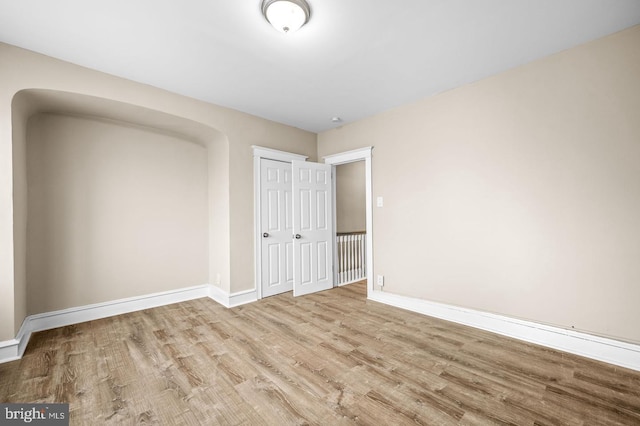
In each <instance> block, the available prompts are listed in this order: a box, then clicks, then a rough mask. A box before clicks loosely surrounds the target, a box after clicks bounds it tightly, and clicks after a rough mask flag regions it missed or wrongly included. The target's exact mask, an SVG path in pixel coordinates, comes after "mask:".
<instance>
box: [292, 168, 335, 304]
mask: <svg viewBox="0 0 640 426" xmlns="http://www.w3.org/2000/svg"><path fill="white" fill-rule="evenodd" d="M291 165H292V171H293V173H292V176H293V195H292V198H293V200H292V201H293V231H294V232H293V234H294V236H296V237H298V236H299V238H294V239H293V262H294V263H293V271H294V280H293V282H294V284H293V295H294V296H301V295H303V294H309V293H314V292H317V291H322V290H327V289H330V288H332V287H333V243H332V242H333V214H332V213H333V207H332V205H331V200H333V193H332V191H333V184H332V181H331V166H330V165H326V164H318V163H310V162H302V161H293V162H292V164H291Z"/></svg>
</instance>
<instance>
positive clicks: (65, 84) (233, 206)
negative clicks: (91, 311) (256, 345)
mask: <svg viewBox="0 0 640 426" xmlns="http://www.w3.org/2000/svg"><path fill="white" fill-rule="evenodd" d="M25 89H47V90H49V91H51V92H52V93H61V92H69V93H70V94H79V95H82V96H88V97H95V99H98V100H102V101H104V102H105V103H113V102H117V103H119V104H120V105H121V106H122V107H121V108H120V109H121V110H123V111H125V112H131V111H133V112H135V114H134V115H133V116H132V118H131V120H132V121H133V122H134V123H138V124H149V122H151V121H153V120H151V119H150V118H149V116H150V114H151V115H154V114H160V115H162V116H163V117H168V118H170V119H175V126H176V127H178V128H179V129H177V130H179V132H178V133H185V132H186V133H189V132H191V131H192V127H194V126H195V127H198V126H201V127H206V128H207V129H215V130H213V133H217V134H218V135H219V136H215V137H216V138H217V139H219V140H218V141H217V142H220V143H215V144H213V146H212V147H208V148H207V154H208V156H209V163H210V164H211V162H218V163H221V164H218V165H219V167H218V166H216V167H209V183H210V185H209V213H210V214H209V234H210V235H209V253H210V262H209V267H210V272H209V281H210V282H212V283H214V284H215V282H214V281H215V280H216V277H217V274H220V275H221V280H220V283H219V286H220V287H221V288H222V289H224V290H226V291H229V292H232V293H233V292H237V291H242V290H247V289H251V288H253V287H254V270H253V267H254V261H253V180H252V179H253V177H252V176H253V169H252V154H251V145H262V146H266V147H270V148H275V149H281V150H286V151H290V152H294V153H298V154H302V155H307V156H309V157H310V158H311V159H315V158H316V135H315V134H313V133H309V132H305V131H302V130H300V129H295V128H292V127H289V126H285V125H281V124H278V123H274V122H270V121H267V120H264V119H260V118H257V117H254V116H251V115H248V114H244V113H240V112H238V111H234V110H231V109H228V108H223V107H220V106H216V105H212V104H208V103H206V102H202V101H198V100H195V99H191V98H187V97H184V96H179V95H176V94H173V93H170V92H167V91H164V90H160V89H157V88H154V87H151V86H147V85H142V84H139V83H135V82H132V81H128V80H125V79H121V78H117V77H114V76H110V75H107V74H104V73H100V72H97V71H93V70H89V69H86V68H82V67H79V66H76V65H73V64H70V63H66V62H63V61H59V60H56V59H52V58H50V57H46V56H43V55H39V54H36V53H33V52H29V51H26V50H23V49H19V48H16V47H13V46H9V45H6V44H0V341H2V340H6V339H11V338H13V337H14V336H15V333H16V331H17V329H18V328H19V327H20V324H21V322H22V319H23V318H24V315H25V313H26V310H27V307H26V303H27V302H26V296H25V295H26V294H27V292H28V291H27V288H28V287H30V285H31V283H27V282H26V279H25V276H26V274H25V272H24V269H25V265H24V263H25V262H24V259H25V256H24V254H21V253H24V250H25V249H26V228H25V226H24V222H21V220H22V219H21V218H24V213H26V210H28V208H29V207H28V206H26V202H22V201H21V200H23V199H26V196H25V195H24V192H25V191H26V188H23V187H22V186H23V182H22V180H21V179H22V178H21V176H24V175H26V165H25V164H24V163H25V162H26V160H25V159H24V158H22V157H23V155H22V154H21V153H20V152H17V153H16V158H15V160H16V161H17V163H16V164H15V166H16V167H15V170H14V150H13V148H14V142H15V143H16V145H17V147H16V149H17V150H22V149H23V148H21V147H20V144H23V143H24V141H23V140H22V139H21V136H20V133H21V132H22V130H21V129H20V127H21V126H24V123H23V122H24V121H26V119H27V118H28V116H29V114H28V113H27V112H22V111H21V108H20V105H17V106H16V109H15V110H14V111H13V112H12V100H13V98H14V96H15V95H16V94H17V93H18V92H20V91H22V90H25ZM19 100H20V99H19ZM20 101H22V100H20ZM18 103H20V102H18ZM98 104H100V102H93V103H92V105H94V106H95V105H98ZM107 109H109V112H108V113H107V118H110V117H111V116H112V115H113V114H112V111H111V110H112V108H111V107H109V108H107ZM31 110H32V111H36V110H39V111H43V108H38V107H34V106H32V107H31ZM61 110H64V108H62V107H56V108H55V111H56V112H64V111H61ZM45 112H46V111H45ZM92 114H93V115H96V114H97V115H98V116H102V115H103V114H102V112H101V111H100V108H97V109H94V110H92ZM14 115H15V117H14ZM120 115H123V114H120ZM16 117H17V118H16ZM14 119H15V120H16V122H18V124H17V128H16V129H15V133H16V138H15V139H14V138H13V134H14V128H13V124H14V123H13V122H12V121H13V120H14ZM170 121H171V120H170ZM20 123H22V124H20ZM160 126H162V125H160ZM182 127H184V128H182ZM205 133H206V132H205ZM222 142H223V143H222ZM14 172H15V176H14ZM216 175H217V176H219V177H220V178H221V180H220V179H218V181H220V182H221V184H220V185H218V186H216V185H211V183H212V181H213V180H214V178H215V176H216ZM14 179H15V189H16V190H17V192H16V194H17V195H16V197H15V198H14V196H13V192H14ZM218 197H221V199H218ZM225 197H226V199H225ZM14 202H15V206H14ZM14 207H15V210H14ZM14 212H15V217H14ZM16 218H17V220H16ZM217 218H220V219H221V220H222V222H219V221H218V220H217ZM220 223H222V225H220ZM14 236H15V238H14ZM214 258H218V259H223V263H224V258H226V259H227V263H226V265H224V264H215V262H214V261H213V260H212V259H214ZM161 287H162V285H158V286H157V287H154V288H151V287H149V288H145V291H147V290H154V291H162V288H161ZM135 294H138V293H136V290H135V288H132V289H131V292H130V293H128V295H131V296H133V295H135ZM121 296H122V295H121V294H120V293H119V292H117V291H115V292H114V293H113V294H111V293H109V291H107V292H106V293H105V294H103V295H102V297H104V298H110V299H115V298H118V297H121ZM59 298H60V300H63V299H66V295H65V294H61V295H60V296H59ZM34 303H35V302H34ZM29 304H30V306H31V302H29ZM34 306H35V305H34Z"/></svg>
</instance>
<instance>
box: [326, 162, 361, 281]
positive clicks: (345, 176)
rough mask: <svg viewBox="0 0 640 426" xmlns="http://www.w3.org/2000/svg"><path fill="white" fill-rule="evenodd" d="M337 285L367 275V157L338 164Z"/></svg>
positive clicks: (336, 196) (336, 171)
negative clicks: (365, 159)
mask: <svg viewBox="0 0 640 426" xmlns="http://www.w3.org/2000/svg"><path fill="white" fill-rule="evenodd" d="M335 181H336V189H335V193H336V195H335V199H336V203H335V208H336V220H335V227H336V247H335V251H336V262H335V263H334V264H335V268H336V272H337V276H336V285H337V286H343V285H347V284H351V283H355V282H358V281H362V280H364V279H366V277H367V268H366V262H367V248H366V239H367V208H366V204H367V200H366V195H367V194H366V178H365V162H364V160H359V161H354V162H352V163H346V164H340V165H338V166H335Z"/></svg>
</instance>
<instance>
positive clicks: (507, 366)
mask: <svg viewBox="0 0 640 426" xmlns="http://www.w3.org/2000/svg"><path fill="white" fill-rule="evenodd" d="M365 293H366V289H365V286H364V284H363V283H358V284H354V285H349V286H346V287H341V288H338V289H334V290H330V291H326V292H323V293H319V294H315V295H309V296H304V297H299V298H295V299H294V298H293V297H292V296H291V294H283V295H279V296H274V297H270V298H266V299H263V300H262V301H259V302H257V303H253V304H249V305H245V306H241V307H238V308H234V309H225V308H223V307H222V306H220V305H218V304H217V303H215V302H213V301H212V300H210V299H199V300H194V301H190V302H184V303H179V304H174V305H169V306H165V307H161V308H155V309H149V310H145V311H140V312H135V313H131V314H126V315H120V316H116V317H111V318H106V319H102V320H98V321H91V322H87V323H82V324H77V325H74V326H69V327H63V328H58V329H55V330H50V331H46V332H41V333H36V334H34V335H33V336H32V339H31V343H30V344H29V347H28V348H27V351H26V353H25V355H24V357H23V358H22V360H19V361H14V362H11V363H6V364H1V365H0V401H2V402H69V403H70V410H71V413H70V417H71V424H112V423H123V424H140V423H149V424H163V425H170V424H255V425H261V424H269V425H285V424H323V425H333V424H355V423H359V424H370V425H386V424H393V425H399V424H424V425H449V424H454V425H455V424H465V425H484V424H515V425H618V424H624V425H638V424H640V372H634V371H631V370H625V369H622V368H618V367H614V366H611V365H607V364H603V363H599V362H595V361H591V360H587V359H584V358H580V357H578V356H574V355H569V354H565V353H561V352H558V351H554V350H551V349H547V348H543V347H540V346H535V345H531V344H527V343H523V342H520V341H516V340H512V339H509V338H505V337H501V336H498V335H494V334H491V333H487V332H483V331H479V330H476V329H472V328H469V327H465V326H461V325H456V324H452V323H448V322H446V321H441V320H437V319H433V318H430V317H426V316H422V315H419V314H415V313H411V312H407V311H403V310H400V309H396V308H392V307H388V306H385V305H382V304H379V303H375V302H371V301H367V300H366V297H365Z"/></svg>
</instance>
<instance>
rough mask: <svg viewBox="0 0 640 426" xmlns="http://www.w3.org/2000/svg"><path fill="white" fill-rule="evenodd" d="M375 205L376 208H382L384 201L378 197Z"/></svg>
mask: <svg viewBox="0 0 640 426" xmlns="http://www.w3.org/2000/svg"><path fill="white" fill-rule="evenodd" d="M376 205H377V206H378V207H384V199H383V198H382V197H378V198H377V199H376Z"/></svg>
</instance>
